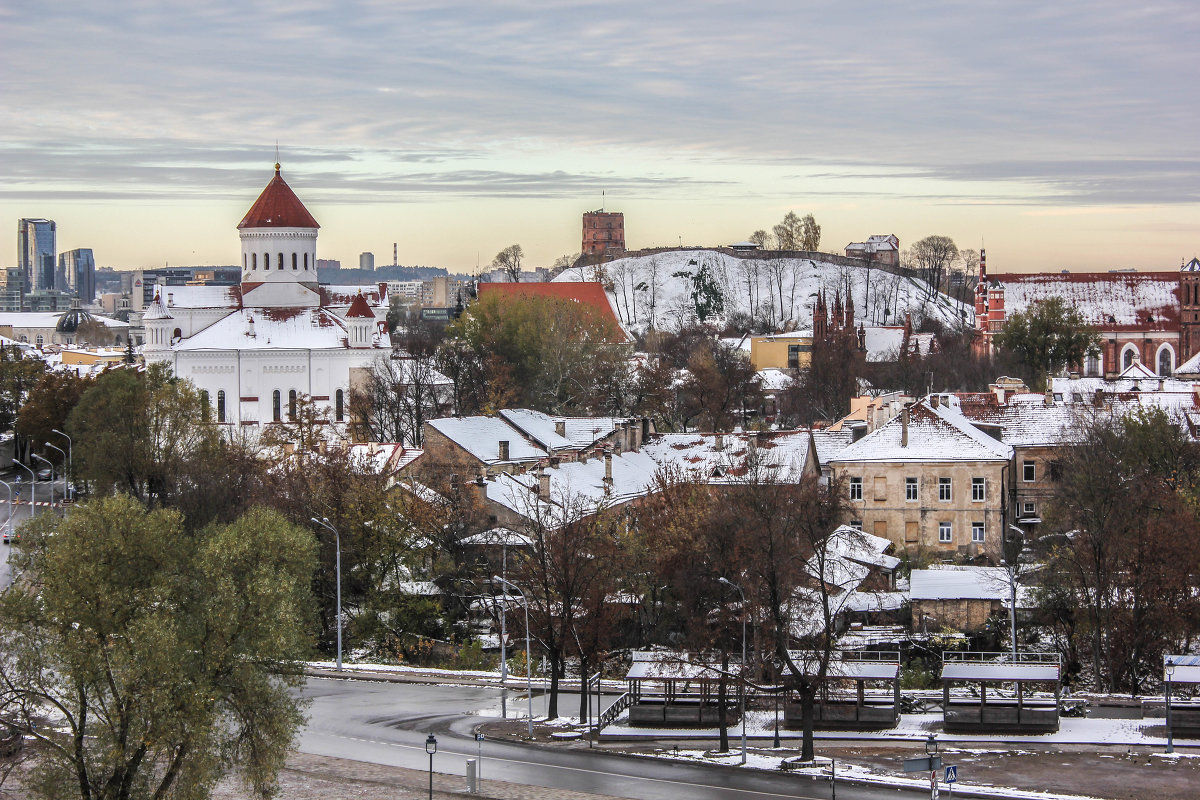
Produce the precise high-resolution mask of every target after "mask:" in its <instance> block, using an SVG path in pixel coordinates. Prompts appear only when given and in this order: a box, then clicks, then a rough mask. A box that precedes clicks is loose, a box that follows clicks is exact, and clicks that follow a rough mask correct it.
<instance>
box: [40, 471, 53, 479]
mask: <svg viewBox="0 0 1200 800" xmlns="http://www.w3.org/2000/svg"><path fill="white" fill-rule="evenodd" d="M53 475H54V473H53V472H51V471H50V470H48V469H39V470H38V473H37V479H38V480H39V481H48V480H50V478H51V477H52V476H53Z"/></svg>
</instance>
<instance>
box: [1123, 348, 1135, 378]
mask: <svg viewBox="0 0 1200 800" xmlns="http://www.w3.org/2000/svg"><path fill="white" fill-rule="evenodd" d="M1135 355H1137V351H1136V350H1134V349H1133V348H1132V347H1131V348H1129V349H1128V350H1126V351H1125V352H1124V353H1121V371H1122V372H1124V371H1125V370H1127V369H1129V368H1130V367H1132V366H1133V358H1134V356H1135Z"/></svg>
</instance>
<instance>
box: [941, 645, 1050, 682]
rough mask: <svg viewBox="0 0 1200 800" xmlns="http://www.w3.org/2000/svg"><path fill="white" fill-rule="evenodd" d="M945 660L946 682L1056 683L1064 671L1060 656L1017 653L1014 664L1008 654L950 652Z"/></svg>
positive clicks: (944, 673) (943, 666)
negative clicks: (1059, 659) (1059, 660)
mask: <svg viewBox="0 0 1200 800" xmlns="http://www.w3.org/2000/svg"><path fill="white" fill-rule="evenodd" d="M942 659H943V660H942V680H943V681H972V682H976V683H979V682H984V683H1011V682H1013V681H1030V682H1039V681H1041V682H1048V683H1057V682H1058V679H1059V674H1060V669H1061V668H1060V665H1059V662H1058V656H1057V655H1055V654H1047V653H1017V658H1016V660H1015V661H1014V660H1013V658H1012V656H1011V655H1010V654H1008V653H970V652H965V653H956V652H948V653H943V654H942Z"/></svg>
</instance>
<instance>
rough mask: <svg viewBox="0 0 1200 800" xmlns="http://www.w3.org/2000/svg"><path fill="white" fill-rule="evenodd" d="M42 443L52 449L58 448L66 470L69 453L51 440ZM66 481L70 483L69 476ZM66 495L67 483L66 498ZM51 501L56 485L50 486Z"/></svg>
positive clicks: (65, 492) (65, 491) (64, 495)
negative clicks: (51, 442)
mask: <svg viewBox="0 0 1200 800" xmlns="http://www.w3.org/2000/svg"><path fill="white" fill-rule="evenodd" d="M42 444H44V445H45V446H46V447H49V448H50V449H51V450H57V451H58V452H59V455H61V456H62V457H63V470H64V471H65V470H66V469H67V453H66V451H65V450H63V449H62V448H61V447H55V446H54V445H52V444H50V443H49V442H42ZM66 483H70V479H69V478H68V479H66ZM66 496H67V488H66V485H65V484H64V486H63V498H64V499H66ZM50 501H51V502H53V501H54V487H53V486H51V487H50Z"/></svg>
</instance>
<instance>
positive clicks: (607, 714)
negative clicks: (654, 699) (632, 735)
mask: <svg viewBox="0 0 1200 800" xmlns="http://www.w3.org/2000/svg"><path fill="white" fill-rule="evenodd" d="M631 705H633V695H632V694H630V693H629V692H625V693H624V694H623V695H621V696H620V697H618V698H617V699H616V700H615V701H613V704H612V705H611V706H609V707H608V708H606V709H604V713H602V714H601V715H600V716H599V717H597V718H596V733H599V732H600V731H602V730H604V728H606V727H608V726H609V725H611V724H612V723H613V721H614V720H615V719H616V718H617V717H619V716H620V715H621V712H622V711H624V710H625V709H627V708H629V707H630V706H631Z"/></svg>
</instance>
